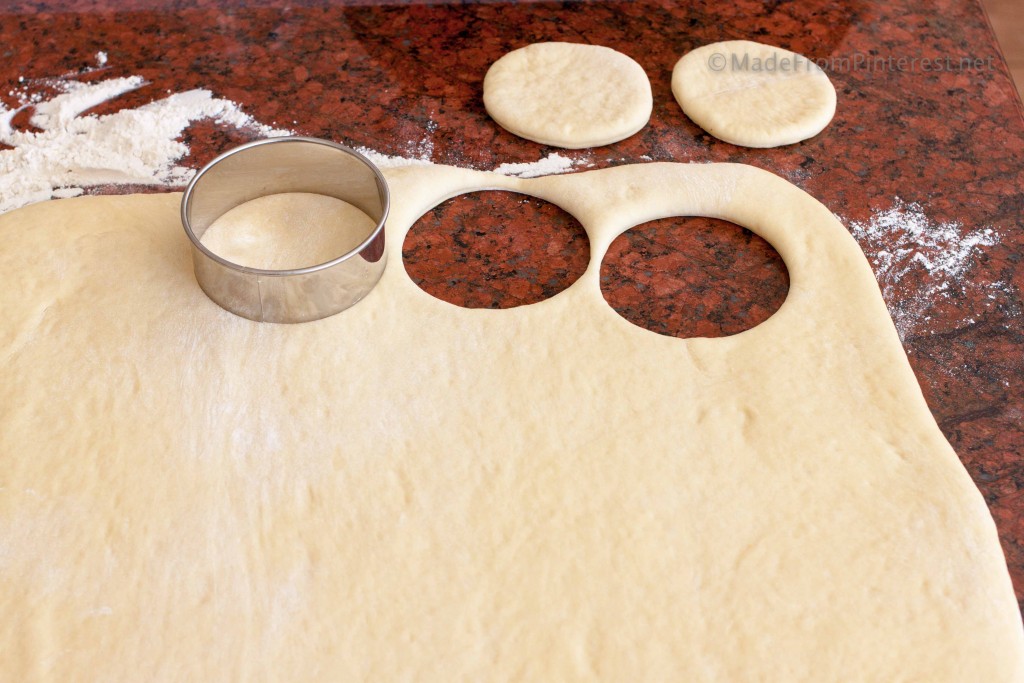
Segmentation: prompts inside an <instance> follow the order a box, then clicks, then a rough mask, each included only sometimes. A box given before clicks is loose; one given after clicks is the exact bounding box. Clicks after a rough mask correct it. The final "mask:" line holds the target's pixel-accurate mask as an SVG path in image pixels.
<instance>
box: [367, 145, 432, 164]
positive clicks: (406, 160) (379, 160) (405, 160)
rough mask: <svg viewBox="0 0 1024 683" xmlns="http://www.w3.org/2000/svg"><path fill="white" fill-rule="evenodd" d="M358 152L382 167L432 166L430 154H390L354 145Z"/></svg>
mask: <svg viewBox="0 0 1024 683" xmlns="http://www.w3.org/2000/svg"><path fill="white" fill-rule="evenodd" d="M353 149H355V150H356V151H357V152H359V153H360V154H362V155H363V156H364V157H366V158H367V159H369V160H370V161H371V162H373V164H374V165H375V166H378V167H380V168H399V167H401V166H430V165H431V161H430V156H429V155H423V156H421V157H399V156H388V155H387V154H383V153H381V152H378V151H376V150H373V149H370V148H369V147H354V148H353Z"/></svg>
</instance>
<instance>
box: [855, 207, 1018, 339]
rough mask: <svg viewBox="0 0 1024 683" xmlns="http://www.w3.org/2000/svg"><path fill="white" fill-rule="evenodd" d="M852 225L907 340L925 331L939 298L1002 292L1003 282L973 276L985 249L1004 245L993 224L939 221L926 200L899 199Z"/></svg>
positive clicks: (940, 300) (991, 297) (953, 299)
mask: <svg viewBox="0 0 1024 683" xmlns="http://www.w3.org/2000/svg"><path fill="white" fill-rule="evenodd" d="M849 225H850V230H851V232H852V233H853V236H854V237H855V238H857V241H858V242H860V245H861V247H863V249H864V251H865V252H866V253H867V255H868V258H869V259H870V261H871V265H872V267H873V268H874V271H875V277H876V278H877V279H878V284H879V286H880V287H881V289H882V294H883V296H884V298H885V300H886V303H887V304H888V306H889V312H890V314H891V315H892V317H893V321H894V322H895V324H896V329H897V331H898V332H899V334H900V338H901V339H904V340H905V339H906V338H907V337H909V336H913V335H915V334H920V333H921V332H923V331H924V329H925V327H926V325H927V323H928V321H929V320H930V319H931V317H930V315H929V310H930V309H931V307H932V306H933V305H934V304H936V303H937V302H942V301H947V302H951V301H958V300H962V299H965V298H966V296H967V294H968V293H969V292H970V291H971V290H974V289H985V290H989V291H990V294H989V296H988V299H993V298H995V297H996V292H998V291H999V290H1000V283H997V282H975V281H972V280H970V278H969V275H970V271H971V267H972V266H973V264H974V263H975V261H976V260H977V258H978V256H979V255H981V254H982V253H983V252H984V248H985V247H991V246H993V245H995V244H998V243H999V234H998V233H997V232H996V231H995V230H993V229H992V228H978V229H969V228H965V227H964V225H963V224H962V223H961V222H960V221H949V222H945V223H943V222H937V221H934V220H932V219H930V218H928V216H927V215H925V213H924V210H923V209H922V207H921V205H920V204H917V203H909V204H908V203H906V202H904V201H903V200H902V199H900V198H899V197H897V198H896V199H895V200H894V201H893V205H892V207H891V208H889V209H886V210H884V211H877V212H875V214H874V215H873V216H872V217H871V219H870V220H868V221H867V222H860V221H852V222H850V224H849ZM961 322H966V323H970V322H974V321H973V320H970V319H965V320H963V321H961Z"/></svg>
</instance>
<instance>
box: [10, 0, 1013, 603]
mask: <svg viewBox="0 0 1024 683" xmlns="http://www.w3.org/2000/svg"><path fill="white" fill-rule="evenodd" d="M246 5H248V6H246ZM325 5H326V3H318V2H305V1H303V2H283V1H281V2H278V1H276V0H265V1H264V0H256V1H254V2H249V3H240V2H211V1H204V2H174V1H163V2H142V1H141V0H135V1H134V2H117V1H116V0H92V1H86V0H67V1H64V2H53V1H46V2H15V3H7V6H6V9H4V8H0V46H2V47H0V52H2V54H3V59H2V60H0V93H3V95H2V96H3V97H9V96H8V95H7V93H8V92H9V91H13V90H15V89H17V88H18V87H19V86H20V81H19V78H25V79H34V78H47V77H53V76H54V75H58V74H65V73H79V75H80V77H81V78H82V79H84V80H97V79H102V78H110V77H114V76H129V75H142V76H144V77H145V78H146V79H147V80H148V81H149V82H150V85H148V86H146V87H144V88H141V89H140V90H138V91H136V92H133V93H130V94H128V95H125V96H123V97H121V98H119V99H118V100H117V101H116V102H111V103H107V104H103V105H100V106H99V107H97V108H96V109H95V110H93V111H94V112H99V113H105V112H110V111H115V110H117V109H118V108H120V107H125V106H128V107H130V106H137V105H139V104H142V103H145V102H148V101H151V100H153V99H156V98H159V97H163V96H164V95H165V94H166V93H167V91H174V92H179V91H184V90H187V89H191V88H206V89H209V90H211V91H212V92H213V93H214V94H216V95H217V96H219V97H225V98H229V99H232V100H234V101H236V102H238V103H239V104H240V105H242V108H243V109H244V110H245V111H246V112H248V113H249V114H251V115H253V116H254V117H255V118H256V119H257V120H259V121H262V122H264V123H272V122H275V123H276V124H277V125H280V126H284V127H288V128H291V129H294V130H295V131H296V132H297V133H301V134H307V135H313V136H317V137H324V138H331V139H334V140H338V141H340V142H344V143H348V144H351V145H359V146H365V147H368V148H371V149H374V150H377V151H380V152H382V153H386V154H390V155H410V154H413V155H419V156H427V157H429V158H430V159H432V160H433V161H435V162H439V163H448V164H454V165H463V166H471V167H475V168H484V169H489V168H494V167H495V166H497V165H498V164H500V163H505V162H525V161H535V160H537V159H539V158H541V157H543V156H545V155H546V154H548V153H550V152H553V151H560V153H562V154H564V155H565V156H567V157H570V158H572V159H576V160H580V162H581V163H580V167H588V166H590V165H592V167H594V168H601V167H606V166H613V165H618V164H623V163H631V162H642V161H648V160H671V161H698V162H707V161H733V162H742V163H746V164H753V165H755V166H759V167H761V168H765V169H768V170H770V171H772V172H774V173H776V174H779V175H781V176H783V177H785V178H787V179H789V180H790V181H792V182H794V183H796V184H797V185H799V186H800V187H802V188H804V189H805V190H807V191H808V192H809V193H810V194H812V195H813V196H815V197H816V198H818V199H819V200H820V201H822V202H823V203H824V204H825V205H826V206H828V207H829V208H830V209H831V210H832V211H833V212H835V213H836V214H838V215H839V216H841V217H842V218H843V220H844V222H845V223H847V224H848V225H852V224H853V223H854V222H867V221H870V220H871V219H872V216H873V212H876V211H886V210H891V209H893V208H894V207H896V208H897V209H899V207H901V206H902V209H900V210H904V211H911V212H914V211H919V212H920V214H921V215H923V216H925V217H926V219H927V221H930V222H931V223H933V224H935V225H943V224H949V225H951V226H952V229H953V230H954V231H956V232H958V233H959V234H967V233H971V232H974V231H977V230H982V229H984V228H992V229H993V230H994V231H995V232H996V233H997V234H998V239H997V240H994V241H995V242H996V243H995V244H991V245H987V246H984V247H983V248H979V249H977V250H976V251H974V252H971V256H970V258H969V259H968V260H967V263H968V264H969V268H968V269H967V272H966V273H965V276H964V279H961V280H956V281H954V282H952V284H951V285H950V286H949V287H946V288H945V289H941V288H940V289H939V295H936V296H926V297H925V298H924V299H922V292H925V293H926V294H927V293H928V292H932V293H933V294H934V293H935V291H936V284H935V283H934V282H929V280H930V279H934V278H935V277H939V276H941V273H939V274H936V273H935V272H928V271H927V270H921V269H918V270H914V269H910V270H909V271H908V272H907V273H906V274H904V275H902V276H894V275H893V274H892V273H888V274H886V273H882V272H881V268H882V267H883V264H880V263H876V266H877V267H878V268H879V276H880V278H881V279H883V282H884V283H886V284H887V286H886V287H885V295H886V299H887V302H888V304H889V305H890V308H891V309H892V310H893V311H895V312H897V314H898V315H897V317H898V318H899V317H901V316H902V318H901V319H902V320H903V324H902V325H901V331H902V334H903V337H904V345H905V347H906V350H907V353H908V354H909V357H910V361H911V363H912V365H913V367H914V371H915V372H916V373H917V377H918V380H919V381H920V383H921V386H922V388H923V390H924V393H925V396H926V398H927V400H928V404H929V405H930V406H931V409H932V412H933V413H934V414H935V417H936V419H937V420H938V422H939V425H940V426H941V428H942V430H943V432H944V433H945V434H946V436H947V437H948V439H949V440H950V442H951V443H952V444H953V446H954V448H955V449H956V451H957V453H958V454H959V455H960V457H961V459H962V460H963V462H964V464H965V465H966V466H967V469H968V470H969V471H970V474H971V476H972V477H973V478H974V481H975V482H976V483H977V485H978V486H979V488H980V489H981V491H982V492H983V494H984V495H985V499H986V500H987V501H988V504H989V506H990V508H991V510H992V513H993V515H994V517H995V520H996V524H997V525H998V528H999V533H1000V537H1001V539H1002V543H1003V547H1004V549H1005V551H1006V554H1007V558H1008V561H1009V566H1010V570H1011V573H1012V575H1013V579H1014V582H1015V586H1016V589H1017V595H1018V598H1022V597H1024V495H1022V492H1024V429H1022V427H1021V418H1022V417H1024V354H1022V352H1021V350H1022V346H1021V345H1022V342H1024V324H1022V315H1024V302H1022V298H1021V297H1022V290H1024V230H1022V228H1024V172H1022V165H1021V161H1020V160H1021V159H1022V158H1024V118H1022V108H1021V103H1020V100H1019V99H1018V97H1017V94H1016V92H1015V91H1014V89H1013V85H1012V83H1011V81H1010V78H1009V75H1008V72H1007V69H1006V67H1005V63H1004V62H1003V60H1002V58H1001V56H1000V54H999V51H998V47H997V45H996V43H995V39H994V37H993V34H992V32H991V30H990V27H989V25H988V22H987V20H986V18H985V16H984V14H983V12H982V10H981V8H980V7H979V5H978V4H977V2H976V0H938V1H937V2H921V0H852V1H850V2H846V3H842V4H840V3H832V2H827V1H825V0H802V1H801V2H791V1H786V0H740V1H739V2H734V3H721V2H709V1H698V2H693V3H674V2H667V1H655V0H639V1H636V2H592V3H591V2H564V3H553V2H541V3H521V4H520V3H508V2H499V3H492V2H479V3H470V4H416V3H412V4H407V3H391V4H389V5H386V6H382V5H379V4H378V3H372V2H356V3H349V4H346V5H340V4H337V3H333V4H332V5H330V6H325ZM730 39H750V40H757V41H762V42H768V43H772V44H775V45H779V46H781V47H784V48H787V49H790V50H794V51H796V52H799V53H802V54H804V55H807V56H809V57H812V58H836V57H840V58H841V57H848V58H851V59H853V58H854V56H855V55H857V54H861V55H873V56H876V57H881V58H885V59H887V58H889V57H893V58H894V59H899V58H901V57H904V58H908V59H912V58H928V59H934V58H945V57H947V56H949V57H950V58H952V59H953V60H954V61H955V62H957V63H958V62H959V59H960V58H961V57H973V58H978V59H980V60H982V61H983V62H985V66H984V67H983V68H978V69H941V70H935V69H930V70H927V71H925V70H922V69H913V70H904V71H899V70H895V69H881V70H880V69H867V68H853V66H852V65H851V66H850V67H849V68H844V67H843V66H842V65H841V64H837V65H836V66H835V67H834V68H832V69H830V71H829V75H830V77H831V78H832V81H833V83H834V84H835V85H836V89H837V92H838V100H839V103H838V110H837V113H836V116H835V119H834V120H833V122H832V124H831V125H830V126H829V127H828V128H827V129H826V130H825V131H824V132H823V133H822V134H820V135H819V136H817V137H815V138H813V139H811V140H807V141H805V142H802V143H799V144H795V145H790V146H787V147H783V148H781V149H770V150H750V149H743V148H740V147H736V146H733V145H730V144H727V143H724V142H720V141H718V140H715V139H714V138H712V137H710V136H709V135H707V134H705V133H704V132H703V131H701V130H700V129H699V128H698V127H697V126H695V125H694V124H693V123H691V122H690V121H689V120H688V119H687V118H686V117H685V116H684V115H683V114H682V112H681V110H680V109H679V107H678V106H677V105H676V103H675V100H674V99H673V97H672V94H671V91H670V85H669V82H670V75H671V70H672V66H673V64H674V63H675V62H676V60H677V59H678V58H679V57H680V56H681V55H682V54H683V53H685V52H686V51H688V50H690V49H692V48H694V47H697V46H700V45H702V44H705V43H709V42H714V41H719V40H730ZM546 40H561V41H570V42H586V43H595V44H600V45H606V46H609V47H612V48H615V49H617V50H620V51H622V52H624V53H626V54H628V55H630V56H631V57H633V58H634V59H636V60H637V61H638V62H639V63H640V64H641V65H642V66H643V67H644V69H645V70H646V71H647V74H648V76H649V77H650V80H651V84H652V87H653V91H654V113H653V116H652V118H651V122H650V125H649V126H648V127H647V128H645V129H644V130H643V131H641V132H640V133H639V134H637V135H635V136H633V137H631V138H629V139H628V140H624V141H622V142H619V143H616V144H613V145H609V146H606V147H601V148H597V149H593V150H578V151H571V152H569V151H561V150H555V149H553V148H547V147H544V146H542V145H538V144H535V143H532V142H529V141H527V140H523V139H520V138H517V137H515V136H513V135H511V134H509V133H507V132H506V131H504V130H502V129H501V128H500V127H498V126H497V125H496V124H495V123H494V122H492V121H491V120H490V118H489V117H488V116H487V114H486V112H485V111H484V108H483V105H482V102H481V84H482V81H483V77H484V73H485V72H486V70H487V67H488V65H489V64H490V63H491V62H493V61H494V60H495V59H497V58H498V57H499V56H501V55H502V54H504V53H505V52H506V51H508V50H510V49H513V48H516V47H521V46H523V45H525V44H528V43H531V42H536V41H546ZM99 51H104V52H106V53H107V55H108V57H109V61H108V63H107V65H106V66H105V67H104V68H102V69H98V70H92V71H88V72H84V71H83V70H84V69H85V68H86V67H95V66H96V61H95V58H94V55H95V54H96V53H97V52H99ZM990 59H991V62H989V60H990ZM989 64H991V67H990V66H989ZM5 102H7V103H8V104H9V105H10V104H14V102H13V101H8V100H7V99H5ZM25 120H27V117H22V119H21V122H20V124H21V125H24V121H25ZM15 123H16V124H18V123H19V121H16V122H15ZM185 139H186V141H187V142H188V144H189V145H190V147H191V155H190V156H189V157H187V158H186V159H185V160H184V162H183V163H184V164H186V165H188V166H192V167H199V166H201V165H202V164H204V163H205V162H207V161H209V160H210V159H211V158H212V157H213V156H215V155H216V154H218V153H220V152H222V151H224V150H225V149H227V148H228V147H230V146H232V145H233V144H235V143H236V142H241V141H243V140H245V139H246V134H244V133H239V132H237V131H232V130H230V129H227V128H224V127H218V126H216V125H214V124H210V123H201V124H197V125H195V126H193V127H192V128H191V129H189V130H188V131H187V132H186V138H185ZM139 189H143V190H146V191H166V189H165V188H157V189H155V190H154V188H124V187H102V188H96V189H94V190H92V191H94V192H124V191H128V190H133V191H134V190H139ZM897 198H899V199H897ZM900 201H902V204H900ZM915 203H916V204H918V205H919V207H917V208H914V207H913V205H914V204H915ZM949 225H947V227H949ZM858 237H859V238H860V239H861V242H862V245H863V246H864V247H865V251H866V252H867V253H868V256H869V258H873V259H874V260H876V261H877V260H878V258H879V252H880V251H882V250H885V249H890V248H892V247H893V245H892V244H888V243H887V242H886V239H888V238H887V237H884V236H883V237H882V238H879V239H876V238H873V237H871V236H869V235H865V234H858ZM405 250H406V261H407V265H408V268H409V270H410V272H411V274H412V275H413V277H414V278H416V279H417V280H419V281H420V282H421V283H422V286H423V287H424V288H425V289H427V290H428V291H431V292H432V293H435V294H436V295H438V296H441V297H443V298H446V299H448V300H450V301H453V302H455V303H460V304H463V305H469V306H510V305H517V304H520V303H524V302H529V301H535V300H538V299H540V298H543V297H545V296H550V295H551V294H553V293H555V292H557V291H559V290H560V289H563V288H564V287H565V286H567V284H568V283H569V282H571V280H572V279H574V278H575V277H576V276H578V275H579V273H580V272H582V270H583V267H584V266H585V264H586V259H587V255H588V250H589V246H588V244H587V241H586V237H585V235H583V233H582V232H581V230H580V228H579V226H578V225H576V224H575V222H574V221H573V219H572V218H571V217H569V216H568V215H566V214H565V213H564V212H562V211H561V210H560V209H558V208H557V207H553V206H550V205H546V204H545V203H543V202H540V201H539V200H533V199H527V200H524V199H523V198H521V197H515V196H512V195H507V194H505V193H479V194H476V195H471V196H467V197H463V198H459V199H456V200H452V201H450V202H448V203H446V204H443V205H442V206H440V207H438V208H437V209H435V210H433V211H431V212H429V213H428V214H427V215H426V216H424V218H423V219H421V221H420V222H419V223H418V224H417V225H416V226H415V227H414V229H413V231H412V232H411V233H410V237H409V239H408V240H407V241H406V245H405ZM883 256H884V255H883ZM887 278H888V279H887ZM602 280H603V286H604V288H605V295H606V298H608V300H609V301H610V302H611V303H612V305H613V306H614V307H616V309H617V310H619V311H620V312H621V313H622V314H623V315H624V316H626V317H627V318H628V319H630V320H632V321H634V322H636V323H637V324H640V325H643V326H646V327H649V328H651V329H654V330H656V331H659V332H662V333H665V334H672V335H677V336H693V335H702V336H715V335H721V334H728V333H732V332H736V331H739V330H742V329H744V328H746V327H750V326H752V325H754V324H756V323H757V322H759V321H761V320H763V319H765V318H766V317H767V316H768V315H770V314H771V313H772V312H773V311H774V310H775V309H776V308H778V306H779V305H780V304H781V302H782V300H783V298H784V297H785V292H786V287H787V284H788V281H787V276H786V273H785V267H784V265H783V264H782V262H781V260H780V259H779V258H778V256H777V254H775V253H774V251H773V250H772V249H771V248H770V247H769V246H768V245H767V244H765V243H764V242H763V241H762V240H760V239H759V238H756V237H754V236H752V235H751V234H750V233H747V232H745V231H742V230H740V229H739V228H737V227H736V226H732V225H729V224H727V223H722V222H720V221H711V220H707V219H692V218H691V219H672V220H666V221H657V222H655V223H652V224H648V225H645V226H640V227H638V228H636V229H634V230H631V231H630V232H629V233H627V234H626V235H624V236H623V237H620V238H619V239H618V240H617V241H616V242H615V244H613V245H612V248H611V250H610V252H609V256H608V258H607V259H606V260H605V263H604V266H603V268H602ZM908 307H910V308H908Z"/></svg>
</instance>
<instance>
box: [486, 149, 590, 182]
mask: <svg viewBox="0 0 1024 683" xmlns="http://www.w3.org/2000/svg"><path fill="white" fill-rule="evenodd" d="M576 163H577V162H575V161H573V160H572V159H570V158H569V157H567V156H562V155H561V154H558V153H557V152H552V153H551V154H549V155H547V156H546V157H544V158H543V159H541V160H539V161H533V162H527V163H522V164H502V165H501V166H498V168H496V169H494V172H495V173H500V174H501V175H514V176H517V177H519V178H536V177H537V176H542V175H554V174H556V173H565V172H566V171H570V170H572V167H573V166H575V165H576Z"/></svg>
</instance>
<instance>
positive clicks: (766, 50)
mask: <svg viewBox="0 0 1024 683" xmlns="http://www.w3.org/2000/svg"><path fill="white" fill-rule="evenodd" d="M672 94H673V95H675V98H676V101H677V102H678V103H679V106H680V107H682V108H683V112H684V113H685V114H686V115H687V116H689V117H690V119H691V120H692V121H693V122H694V123H696V124H697V125H698V126H700V127H701V128H703V129H704V130H706V131H707V132H708V133H711V134H712V135H714V136H715V137H716V138H718V139H720V140H725V141H726V142H731V143H732V144H734V145H743V146H745V147H778V146H780V145H789V144H792V143H794V142H800V141H801V140H806V139H807V138H811V137H814V136H815V135H817V134H818V133H820V132H821V131H822V130H824V129H825V126H827V125H828V124H829V121H831V120H832V117H833V116H834V115H835V113H836V89H835V87H833V85H832V82H831V81H829V79H828V76H826V75H825V72H824V71H822V70H821V69H820V68H819V67H818V66H817V64H815V63H814V62H811V61H810V60H809V59H808V58H807V57H804V56H803V55H799V54H797V53H795V52H790V51H789V50H783V49H782V48H779V47H774V46H772V45H765V44H763V43H755V42H752V41H749V40H727V41H724V42H720V43H712V44H710V45H704V46H702V47H699V48H697V49H695V50H692V51H690V52H688V53H686V54H685V55H683V57H682V58H681V59H680V60H679V61H678V62H676V65H675V68H674V69H672Z"/></svg>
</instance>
